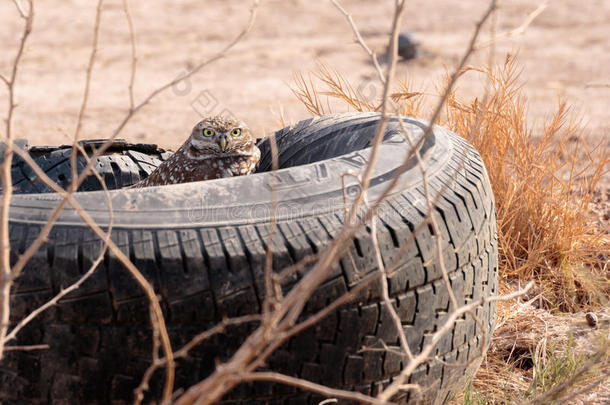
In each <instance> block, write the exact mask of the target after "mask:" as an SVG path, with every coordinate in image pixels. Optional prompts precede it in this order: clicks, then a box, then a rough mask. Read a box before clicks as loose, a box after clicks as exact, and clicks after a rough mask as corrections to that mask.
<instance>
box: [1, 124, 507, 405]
mask: <svg viewBox="0 0 610 405" xmlns="http://www.w3.org/2000/svg"><path fill="white" fill-rule="evenodd" d="M404 120H405V124H406V125H407V127H408V129H409V131H410V134H411V137H412V138H413V139H414V140H415V141H417V140H418V139H420V138H421V136H422V133H423V129H424V128H425V126H426V124H425V123H424V122H422V121H420V120H418V119H414V118H408V117H405V118H404ZM377 121H378V115H377V114H373V113H370V114H357V113H350V114H343V115H339V116H329V117H322V118H317V119H310V120H306V121H302V122H300V123H298V124H297V125H295V126H294V127H290V128H286V129H284V130H281V131H279V132H278V133H277V134H276V138H277V144H278V148H279V152H280V153H279V163H280V167H282V169H281V170H280V171H279V172H277V173H276V175H275V176H276V177H273V176H272V174H271V173H268V172H265V171H266V170H269V169H270V166H271V158H270V152H269V145H268V143H267V142H268V141H263V142H262V143H261V145H260V147H261V149H262V151H263V153H262V160H261V166H260V171H261V173H257V174H253V175H251V176H245V177H239V178H233V179H220V180H213V181H207V182H201V183H190V184H182V185H176V186H166V187H153V188H147V189H139V190H116V191H112V192H111V194H112V198H113V206H114V211H115V214H114V217H115V223H114V228H113V231H112V238H113V240H114V241H115V242H116V243H117V245H118V246H120V247H121V249H123V250H124V252H125V253H126V254H128V255H129V257H130V258H131V260H132V261H133V262H134V263H135V264H136V266H137V267H138V268H139V269H140V270H141V271H142V272H143V274H144V275H145V276H146V277H147V278H148V279H149V280H150V281H151V283H152V284H153V285H154V287H155V290H156V291H157V293H158V294H159V295H160V296H161V298H162V302H161V303H162V307H163V310H164V311H165V316H166V320H167V324H168V328H169V332H170V335H171V339H172V343H173V347H174V348H178V347H180V346H181V345H183V344H184V343H186V342H187V341H188V340H189V339H190V338H191V337H192V336H193V335H194V334H196V333H197V332H200V331H202V330H204V329H207V328H209V327H210V326H212V325H214V324H216V323H217V322H219V321H220V320H221V319H222V318H223V317H226V316H229V317H232V316H238V315H244V314H250V313H256V312H258V311H259V310H260V304H261V302H262V299H263V296H264V289H263V281H262V273H263V266H264V262H265V242H266V240H267V235H268V232H269V223H270V215H271V212H272V210H271V192H270V189H271V187H272V186H271V185H272V184H276V189H277V194H278V199H279V201H280V204H279V207H278V221H279V223H278V226H279V232H278V233H276V236H275V238H274V240H273V267H274V270H276V271H278V270H280V269H283V268H285V267H286V266H288V265H290V264H293V263H295V262H297V261H298V260H300V259H301V258H303V257H305V256H307V255H310V254H312V253H315V252H319V251H321V250H323V249H324V248H325V247H326V246H327V245H328V244H329V240H331V239H332V238H333V236H334V235H336V234H337V232H339V230H340V229H341V226H342V225H341V222H342V218H343V198H342V184H341V178H340V174H341V173H344V172H346V171H347V170H353V171H358V170H360V169H361V168H362V167H363V165H364V164H365V163H366V161H367V155H368V154H369V152H370V148H368V146H369V139H370V137H371V136H372V134H373V133H374V131H375V127H376V123H377ZM407 149H408V147H407V146H406V143H405V140H404V138H403V136H402V134H401V133H400V131H399V126H398V123H397V122H396V120H395V119H392V120H391V122H390V125H389V126H388V129H387V130H386V134H385V140H384V144H383V146H382V147H381V154H380V156H381V158H380V161H379V163H378V165H377V166H376V169H375V171H374V175H373V180H372V182H371V189H370V190H369V194H368V195H369V199H370V200H374V199H375V197H376V196H378V195H379V194H380V193H381V191H382V190H383V189H384V186H386V185H387V184H388V182H389V181H390V179H391V178H392V177H393V176H394V174H395V171H396V169H397V168H398V166H399V165H400V164H401V163H402V161H403V159H404V158H405V156H406V151H407ZM420 151H421V153H422V156H423V159H424V165H425V167H426V170H427V172H428V179H429V184H430V187H431V190H432V191H433V194H434V195H435V196H437V195H438V198H436V201H435V211H434V216H435V218H436V219H437V222H438V224H439V226H440V230H441V234H442V235H441V236H442V238H441V239H442V245H443V255H444V261H445V264H446V267H447V269H448V271H449V278H450V281H451V285H452V289H453V292H454V294H455V296H456V298H457V300H458V304H460V305H463V304H466V303H469V302H471V301H473V300H478V299H480V298H482V297H487V296H490V295H492V294H494V293H495V292H496V288H497V239H496V224H495V211H494V201H493V195H492V192H491V188H490V184H489V180H488V178H487V175H486V172H485V168H484V166H483V163H482V161H481V158H480V156H479V155H478V154H477V152H476V151H475V150H474V149H473V148H472V147H471V146H470V145H469V144H467V143H466V142H465V141H464V140H463V139H462V138H460V137H459V136H457V135H455V134H453V133H451V132H450V131H448V130H446V129H443V128H440V127H435V128H434V131H433V132H432V134H431V135H430V136H429V137H428V139H426V141H425V142H424V143H423V145H422V146H421V149H420ZM274 179H275V180H274ZM348 181H349V180H348ZM356 191H357V187H356V186H355V185H354V184H353V182H352V183H351V184H348V187H347V194H348V196H351V195H353V193H354V192H356ZM76 196H77V198H78V200H79V201H80V203H81V204H82V205H83V206H84V207H86V208H87V209H88V212H89V213H90V215H91V216H92V217H93V218H94V219H95V220H96V221H97V222H98V223H99V224H101V225H107V223H108V213H107V207H106V203H105V200H104V197H103V194H102V193H101V192H99V191H97V192H82V193H77V195H76ZM58 200H59V197H58V196H57V195H55V194H24V195H15V196H14V197H13V199H12V203H11V212H10V236H11V253H12V255H13V261H14V260H15V259H16V257H17V255H18V254H20V253H21V252H23V251H24V250H25V249H26V248H27V246H29V244H31V243H32V240H33V239H34V238H35V237H36V236H37V234H38V233H39V231H40V229H41V226H42V224H44V223H45V221H46V219H47V218H48V216H49V213H50V211H51V210H52V209H53V207H54V206H55V205H56V204H57V201H58ZM425 212H426V208H425V199H424V194H423V186H422V177H421V173H420V169H419V168H418V167H417V165H416V164H415V161H414V160H413V159H412V160H411V161H410V164H409V168H408V170H407V172H406V173H405V174H404V175H403V176H402V177H401V180H400V189H399V190H398V191H397V192H395V193H393V194H392V195H391V197H389V198H388V200H387V203H386V204H384V206H383V207H382V209H381V210H380V213H379V215H380V226H379V227H378V235H377V236H378V239H379V245H380V249H381V254H382V257H383V260H384V261H385V263H386V264H387V263H390V262H391V261H392V260H393V259H395V258H396V256H397V254H398V252H399V251H400V250H401V248H402V247H403V246H405V244H407V243H408V241H409V240H410V239H411V238H412V235H413V231H414V230H415V229H420V231H419V232H417V233H416V235H415V243H414V244H411V245H410V246H409V247H408V248H407V249H406V252H405V254H404V256H403V257H402V258H401V259H400V260H399V266H398V267H397V269H396V271H394V272H393V274H392V275H391V276H390V277H389V280H388V288H389V292H390V296H391V299H392V302H393V304H394V306H395V308H396V310H397V312H398V314H399V315H400V317H401V319H402V323H403V326H404V331H405V334H406V336H407V339H408V341H409V345H410V347H411V349H412V350H413V351H414V352H419V351H420V350H421V349H422V347H423V346H424V345H425V344H426V343H427V342H428V341H429V340H430V338H431V336H432V334H433V332H434V331H436V330H437V329H438V328H439V327H440V326H441V325H442V324H443V323H444V320H445V319H446V318H447V313H448V311H449V299H448V294H447V291H446V290H445V287H444V285H443V282H442V279H441V271H440V268H439V266H438V265H437V264H436V262H435V260H434V258H435V249H434V240H433V236H432V234H431V230H430V228H429V227H428V226H425V225H424V226H420V224H422V223H423V222H424V217H425ZM101 246H102V244H101V241H100V240H99V239H98V238H97V237H96V236H94V234H93V233H92V232H91V231H90V230H88V229H87V227H86V226H85V225H84V224H83V222H82V221H81V220H80V218H79V217H78V215H77V214H76V213H75V212H74V210H72V209H71V208H66V209H65V210H64V211H63V212H62V214H61V215H60V217H59V219H58V221H57V224H56V225H55V227H54V228H53V231H52V234H51V236H50V238H49V240H48V241H47V243H45V244H44V246H43V248H41V249H40V250H39V251H38V252H37V254H36V255H35V256H34V257H33V258H32V260H31V261H30V262H29V264H28V266H27V268H26V269H24V271H23V273H22V274H21V276H20V277H19V278H18V279H17V280H16V282H15V286H14V288H13V289H12V291H11V300H12V305H11V322H12V323H13V324H14V323H15V322H17V321H18V320H19V319H22V318H23V317H24V316H25V315H26V314H28V313H29V312H30V311H32V310H33V309H35V308H36V307H37V306H39V305H40V304H42V303H44V302H45V301H47V300H48V299H50V298H51V297H52V296H53V295H54V294H57V293H58V292H59V291H60V290H61V289H62V288H64V287H66V286H68V285H69V284H70V283H72V282H74V281H75V280H76V279H77V278H78V277H79V276H80V275H81V274H83V273H84V272H85V271H86V270H87V269H88V268H89V266H90V264H91V263H92V262H93V261H94V260H95V258H96V256H97V255H98V254H99V252H100V249H101ZM372 252H373V246H372V244H371V237H370V233H369V231H368V230H367V229H364V230H362V231H361V232H360V233H359V234H358V235H357V237H356V238H355V239H354V241H353V244H352V245H351V246H350V248H349V254H346V255H345V257H343V258H342V259H341V260H340V262H339V264H338V265H337V266H336V267H335V268H334V269H333V270H332V271H331V273H330V274H329V276H328V278H327V280H326V281H325V282H324V283H323V284H322V285H321V286H320V287H319V288H318V289H317V291H316V292H315V293H314V295H313V296H312V298H311V299H310V300H309V302H308V304H307V305H306V307H305V309H304V312H303V315H302V316H303V317H307V316H309V315H311V314H312V313H315V312H316V311H317V310H319V309H320V308H322V307H324V306H325V305H326V304H327V303H329V302H331V301H332V300H334V299H336V298H338V297H339V296H341V295H342V294H344V293H345V292H346V291H349V290H350V289H352V288H354V287H355V286H357V285H358V284H359V282H360V280H361V278H362V277H363V276H364V275H366V274H368V273H370V272H373V271H376V264H375V259H374V255H373V253H372ZM306 271H307V269H305V270H303V271H302V272H301V273H297V274H296V275H295V276H294V278H293V279H291V280H289V281H288V283H287V285H286V288H289V286H290V284H291V283H294V282H296V281H297V280H298V278H300V277H301V275H302V274H303V273H304V272H306ZM476 312H477V315H478V317H479V318H480V319H481V320H482V323H483V325H484V329H485V331H486V332H490V331H491V330H492V328H493V325H494V321H495V306H494V304H493V303H486V304H485V305H483V306H482V307H480V308H478V309H477V311H476ZM148 319H149V313H148V306H147V302H146V299H145V298H144V296H143V294H142V292H141V291H140V289H139V288H138V286H137V285H136V283H135V282H134V281H133V280H132V279H131V277H130V276H129V275H128V274H127V272H126V271H125V270H124V269H123V268H122V267H121V265H120V264H119V263H118V261H117V259H116V258H115V256H114V255H112V254H106V256H105V258H104V261H103V262H102V263H101V264H100V265H99V268H98V269H97V270H96V272H95V273H94V275H93V276H92V277H91V278H90V279H89V280H87V281H86V282H85V283H84V284H83V285H82V286H81V288H79V289H78V290H76V291H74V292H73V293H71V294H69V296H68V297H66V298H64V299H62V300H61V301H60V303H59V305H57V306H56V307H54V308H52V309H50V310H48V311H46V312H45V313H43V314H42V315H41V316H39V317H38V318H37V319H36V320H35V321H33V322H32V323H31V324H30V325H29V326H28V327H26V328H25V329H24V330H23V331H22V332H21V333H20V334H19V336H18V339H17V340H16V341H13V342H11V344H20V345H33V344H48V345H50V349H48V350H41V351H32V352H20V351H9V352H6V353H5V358H4V359H3V360H2V362H1V363H0V400H1V401H2V402H3V403H23V402H32V403H62V402H70V403H100V404H102V403H111V402H112V403H130V402H131V401H132V399H133V389H134V388H135V387H136V386H137V385H138V384H139V382H140V379H141V377H142V374H143V372H144V370H145V369H146V368H147V367H148V365H149V364H150V361H151V331H150V327H149V324H148ZM255 326H256V325H255V324H245V325H239V326H235V327H230V328H229V329H228V330H227V331H226V333H225V334H224V335H218V336H215V337H214V338H212V339H210V340H208V341H206V342H204V343H203V344H201V345H199V346H197V348H195V349H194V350H193V351H192V352H191V356H190V357H188V358H186V359H183V360H180V361H179V363H178V368H177V381H176V388H178V387H183V388H184V387H188V386H190V385H192V384H194V383H195V382H197V381H199V380H200V379H203V378H205V377H206V376H207V375H209V374H210V372H211V371H212V370H213V369H214V366H215V362H216V360H217V359H226V358H228V357H229V356H230V355H231V353H232V352H233V351H234V350H235V349H236V348H237V347H238V346H239V344H240V342H242V341H243V339H244V336H245V335H246V334H247V333H248V331H251V330H252V329H253V328H254V327H255ZM380 341H383V342H385V344H386V345H387V346H389V347H396V346H398V334H397V332H396V330H395V329H394V326H393V324H392V322H391V320H390V318H389V316H388V311H387V309H386V306H385V304H384V303H383V302H382V300H381V299H380V288H379V284H371V285H370V286H369V287H367V288H366V289H365V290H364V291H363V293H361V294H360V295H359V296H358V298H357V299H355V300H354V301H353V302H352V303H350V304H348V305H345V306H343V307H342V308H340V309H339V310H337V311H336V312H335V313H333V314H332V315H330V316H329V317H327V318H326V319H325V320H323V321H322V322H321V323H319V324H318V325H316V326H315V327H312V328H310V329H308V330H306V331H304V332H302V333H301V334H300V335H298V336H295V337H293V338H291V339H290V340H289V341H288V342H287V343H286V344H284V345H283V346H282V347H281V348H279V349H278V350H277V351H276V352H275V353H274V354H273V355H272V357H271V358H270V359H269V361H268V364H267V366H268V367H269V369H272V370H276V371H280V372H282V373H286V374H289V375H293V376H298V377H301V378H305V379H308V380H312V381H316V382H320V383H323V384H326V385H330V386H333V387H342V388H345V389H350V390H358V391H362V392H365V393H368V394H371V395H375V394H376V393H377V392H378V391H379V390H380V389H381V388H382V387H383V386H384V385H385V384H387V383H388V382H390V381H391V380H392V377H393V376H395V375H396V374H397V373H399V372H400V369H401V367H402V361H401V358H400V357H399V356H397V355H396V354H394V352H392V351H387V352H385V351H379V350H378V351H361V348H362V347H363V346H368V347H377V348H380V347H381V343H380ZM487 345H488V342H486V341H483V330H481V329H480V328H479V327H478V326H477V324H476V323H475V322H474V320H473V319H471V318H470V317H465V318H463V319H459V320H458V321H457V322H456V324H455V326H454V328H453V330H452V331H451V333H449V334H447V335H445V337H444V338H443V339H441V341H440V342H439V344H438V345H437V347H436V349H435V350H434V352H433V353H434V355H435V356H436V357H438V358H439V359H441V360H444V362H446V363H460V364H461V363H469V364H468V365H467V366H466V367H451V366H446V365H444V364H443V363H442V362H438V361H430V362H428V363H426V364H424V365H422V366H420V367H419V368H418V369H417V370H416V372H415V373H414V374H413V375H412V377H411V379H410V382H411V383H418V384H421V386H422V387H423V388H424V391H423V393H424V399H425V402H426V403H443V402H445V401H446V400H447V398H449V397H451V396H452V395H453V394H455V393H457V392H459V391H460V390H462V389H463V388H464V386H465V383H466V381H467V379H468V378H469V377H470V376H471V375H472V374H473V373H474V371H476V369H477V367H478V364H479V362H480V358H478V359H477V356H480V353H481V348H486V347H487ZM472 359H474V361H472V362H470V360H472ZM162 378H163V374H162V372H159V371H158V372H157V373H156V374H155V376H154V378H153V380H152V383H151V389H150V391H149V392H148V398H149V399H150V400H157V399H158V398H159V395H160V389H161V386H162V383H161V381H162ZM320 399H321V398H320V397H319V396H318V395H314V394H311V393H308V392H302V391H299V390H297V389H294V388H292V387H285V386H280V385H274V384H267V383H256V384H243V385H240V386H239V387H238V388H236V389H235V390H233V391H232V392H231V393H230V394H229V395H228V396H227V398H225V399H224V400H223V403H227V404H228V403H231V404H236V403H249V404H259V403H261V404H262V403H274V404H310V403H311V404H314V403H317V402H318V401H319V400H320ZM410 399H413V398H412V396H410V394H409V393H406V392H405V393H403V394H402V395H401V396H400V398H397V399H396V400H397V401H399V402H403V403H406V402H409V401H410Z"/></svg>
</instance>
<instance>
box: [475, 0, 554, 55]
mask: <svg viewBox="0 0 610 405" xmlns="http://www.w3.org/2000/svg"><path fill="white" fill-rule="evenodd" d="M548 5H549V0H544V1H543V2H542V3H540V5H539V6H538V7H536V9H535V10H534V11H532V12H531V13H529V14H528V15H527V17H526V18H525V20H524V21H523V22H522V23H521V25H519V26H518V27H517V28H515V29H512V30H510V31H506V32H503V33H501V34H498V35H496V36H495V37H494V38H492V39H490V40H489V41H488V42H485V43H483V44H481V45H479V46H478V47H477V49H481V48H485V47H488V46H490V45H493V44H495V43H497V42H498V41H500V40H502V39H510V38H512V37H516V36H517V35H523V34H524V33H525V31H526V30H527V29H528V27H529V26H530V25H531V24H532V22H534V20H535V19H536V18H537V17H538V16H539V15H540V14H542V12H543V11H544V10H545V9H546V8H547V7H548ZM490 66H491V65H490Z"/></svg>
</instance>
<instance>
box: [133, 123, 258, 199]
mask: <svg viewBox="0 0 610 405" xmlns="http://www.w3.org/2000/svg"><path fill="white" fill-rule="evenodd" d="M254 141H255V140H254V137H253V136H252V134H251V133H250V130H249V129H248V127H247V126H246V125H245V124H244V123H243V122H240V121H237V120H235V119H233V118H225V117H221V116H216V117H210V118H206V119H204V120H203V121H201V122H199V123H198V124H197V125H195V127H194V128H193V131H192V132H191V136H190V137H189V138H188V139H187V140H186V142H184V144H183V145H182V146H181V147H180V148H179V149H178V150H177V151H176V153H174V154H173V155H172V156H171V157H170V158H169V159H168V160H166V161H165V162H163V163H162V164H161V165H160V166H159V167H158V168H157V169H156V170H155V171H154V172H152V173H151V174H150V175H149V176H148V177H147V178H145V179H144V180H142V181H140V182H139V183H136V184H134V185H133V186H132V187H134V188H139V187H150V186H161V185H165V184H178V183H188V182H192V181H202V180H211V179H218V178H222V177H232V176H243V175H246V174H249V173H251V172H252V171H254V169H256V165H257V164H258V160H259V159H260V150H259V149H258V148H257V147H256V145H255V144H254Z"/></svg>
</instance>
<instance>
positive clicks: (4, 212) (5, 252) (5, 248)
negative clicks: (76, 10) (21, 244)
mask: <svg viewBox="0 0 610 405" xmlns="http://www.w3.org/2000/svg"><path fill="white" fill-rule="evenodd" d="M13 3H14V4H15V6H16V7H17V9H18V10H19V14H20V16H21V18H22V19H24V20H25V24H24V28H23V34H22V36H21V40H20V41H19V46H18V48H17V54H16V56H15V59H14V61H13V66H12V69H11V75H10V77H9V78H6V77H4V76H2V81H3V82H4V83H5V84H6V87H7V89H8V112H7V116H6V134H5V139H6V140H5V144H6V149H5V150H4V159H3V161H2V168H1V173H0V176H1V179H2V180H1V181H2V202H1V204H2V206H1V207H0V360H1V359H2V357H3V353H4V345H5V339H6V333H7V331H8V326H9V320H10V294H11V286H12V285H13V274H12V270H11V263H10V251H11V245H10V235H9V209H10V204H11V196H12V195H13V182H12V178H11V164H12V162H13V132H12V124H13V113H14V110H15V107H16V105H15V82H16V81H17V73H18V71H19V63H20V62H21V58H22V57H23V52H24V49H25V44H26V42H27V40H28V37H29V36H30V33H31V32H32V24H33V22H34V6H33V4H32V0H28V5H29V12H28V13H27V14H26V13H25V11H24V10H23V9H22V8H21V4H20V3H19V2H18V1H17V0H14V1H13Z"/></svg>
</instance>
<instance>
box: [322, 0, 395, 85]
mask: <svg viewBox="0 0 610 405" xmlns="http://www.w3.org/2000/svg"><path fill="white" fill-rule="evenodd" d="M330 1H331V2H332V3H333V5H334V6H335V7H336V8H337V9H338V10H339V11H340V12H341V13H342V14H343V15H344V16H345V18H346V19H347V21H348V22H349V25H350V26H351V27H352V31H354V35H355V36H356V42H357V43H358V44H360V46H361V47H362V49H364V51H365V52H366V53H367V54H368V55H369V56H370V57H371V61H372V62H373V66H375V70H376V71H377V75H378V76H379V80H380V81H381V83H382V84H385V82H386V78H385V77H384V75H383V71H382V70H381V66H379V61H378V60H377V55H376V54H375V52H373V51H372V50H371V48H369V47H368V45H367V44H366V42H364V39H363V38H362V35H360V30H359V29H358V27H357V26H356V23H355V22H354V20H353V19H352V16H351V15H350V13H348V12H347V11H346V10H345V9H344V8H343V6H342V5H341V4H340V3H339V1H338V0H330Z"/></svg>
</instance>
